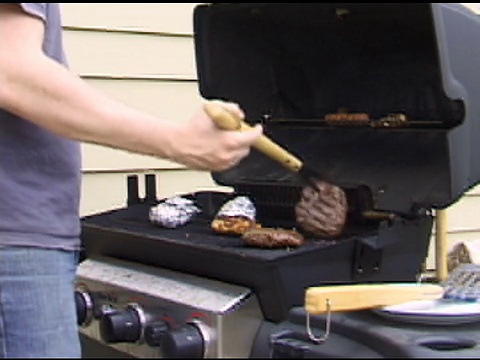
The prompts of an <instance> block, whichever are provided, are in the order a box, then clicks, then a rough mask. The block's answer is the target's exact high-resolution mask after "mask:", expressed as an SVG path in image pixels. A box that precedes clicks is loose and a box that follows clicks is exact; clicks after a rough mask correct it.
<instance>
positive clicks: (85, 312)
mask: <svg viewBox="0 0 480 360" xmlns="http://www.w3.org/2000/svg"><path fill="white" fill-rule="evenodd" d="M74 297H75V307H76V310H77V324H78V325H79V326H85V325H88V324H89V323H90V321H91V320H92V314H93V299H92V297H91V296H90V295H89V294H87V293H86V292H82V291H79V290H77V291H75V293H74Z"/></svg>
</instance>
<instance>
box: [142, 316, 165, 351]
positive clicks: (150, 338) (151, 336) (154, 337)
mask: <svg viewBox="0 0 480 360" xmlns="http://www.w3.org/2000/svg"><path fill="white" fill-rule="evenodd" d="M167 332H168V325H167V323H166V322H163V321H159V322H155V323H153V324H150V325H148V326H147V328H146V329H145V341H146V343H147V344H148V345H150V346H152V347H157V346H161V344H162V340H163V337H164V336H165V334H166V333H167Z"/></svg>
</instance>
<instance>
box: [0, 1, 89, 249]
mask: <svg viewBox="0 0 480 360" xmlns="http://www.w3.org/2000/svg"><path fill="white" fill-rule="evenodd" d="M20 5H21V8H22V9H23V11H24V12H25V13H28V14H30V15H32V16H35V17H37V18H40V19H41V20H43V21H44V24H45V38H44V42H43V51H44V53H45V54H46V55H48V56H49V57H51V58H52V59H54V60H55V61H57V62H59V63H61V64H63V65H65V66H67V62H66V59H65V56H64V51H63V44H62V25H61V17H60V7H59V4H58V3H20ZM18 41H22V39H21V38H19V39H18ZM0 46H2V44H0ZM35 106H38V107H41V106H42V104H35ZM80 180H81V158H80V144H79V143H78V142H75V141H70V140H67V139H64V138H61V137H59V136H57V135H55V134H53V133H51V132H49V131H47V130H44V129H42V128H40V127H38V126H36V125H35V124H33V123H32V122H29V121H27V120H25V119H21V118H18V117H16V116H14V115H12V114H11V113H8V112H6V111H4V110H2V109H0V246H34V247H42V248H57V249H66V250H72V249H79V247H80V240H79V235H80V221H79V197H80Z"/></svg>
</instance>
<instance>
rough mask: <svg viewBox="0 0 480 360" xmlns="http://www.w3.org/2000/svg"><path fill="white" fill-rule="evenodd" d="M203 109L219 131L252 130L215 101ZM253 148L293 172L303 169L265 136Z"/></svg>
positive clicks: (285, 151) (289, 154)
mask: <svg viewBox="0 0 480 360" xmlns="http://www.w3.org/2000/svg"><path fill="white" fill-rule="evenodd" d="M204 109H205V112H206V113H207V114H208V116H210V117H211V118H212V120H213V121H214V122H215V124H216V125H217V126H218V127H219V128H221V129H225V130H234V131H235V130H237V131H247V130H251V128H252V127H251V126H250V125H248V124H247V123H246V122H244V121H243V120H242V119H240V118H238V117H237V116H235V114H233V113H231V112H229V111H228V110H226V109H225V108H223V107H222V106H221V105H219V104H218V103H216V102H215V101H209V102H206V103H205V105H204ZM253 146H254V147H255V148H256V149H257V150H259V151H261V152H262V153H264V154H265V155H267V156H269V157H270V158H272V159H273V160H276V161H278V162H279V163H280V164H282V165H283V166H285V167H286V168H287V169H289V170H291V171H293V172H299V171H300V170H301V169H302V167H303V163H302V161H301V160H300V159H299V158H297V157H296V156H295V155H293V154H292V153H290V152H289V151H287V150H286V149H284V148H283V147H281V146H280V145H278V144H277V143H275V142H274V141H272V140H271V139H270V138H268V137H267V136H265V135H262V136H261V137H260V138H259V139H258V140H257V141H256V142H255V143H254V145H253Z"/></svg>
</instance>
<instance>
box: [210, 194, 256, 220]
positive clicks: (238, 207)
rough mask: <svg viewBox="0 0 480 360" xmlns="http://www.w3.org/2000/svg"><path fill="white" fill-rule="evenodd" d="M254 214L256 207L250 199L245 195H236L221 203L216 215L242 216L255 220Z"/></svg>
mask: <svg viewBox="0 0 480 360" xmlns="http://www.w3.org/2000/svg"><path fill="white" fill-rule="evenodd" d="M256 216H257V213H256V208H255V205H254V204H253V202H252V200H250V198H248V197H247V196H237V197H236V198H234V199H232V200H229V201H227V202H226V203H225V204H223V206H222V207H221V208H220V210H219V211H218V213H217V216H216V217H217V218H218V217H230V218H231V217H243V218H246V219H249V220H251V221H255V219H256Z"/></svg>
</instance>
